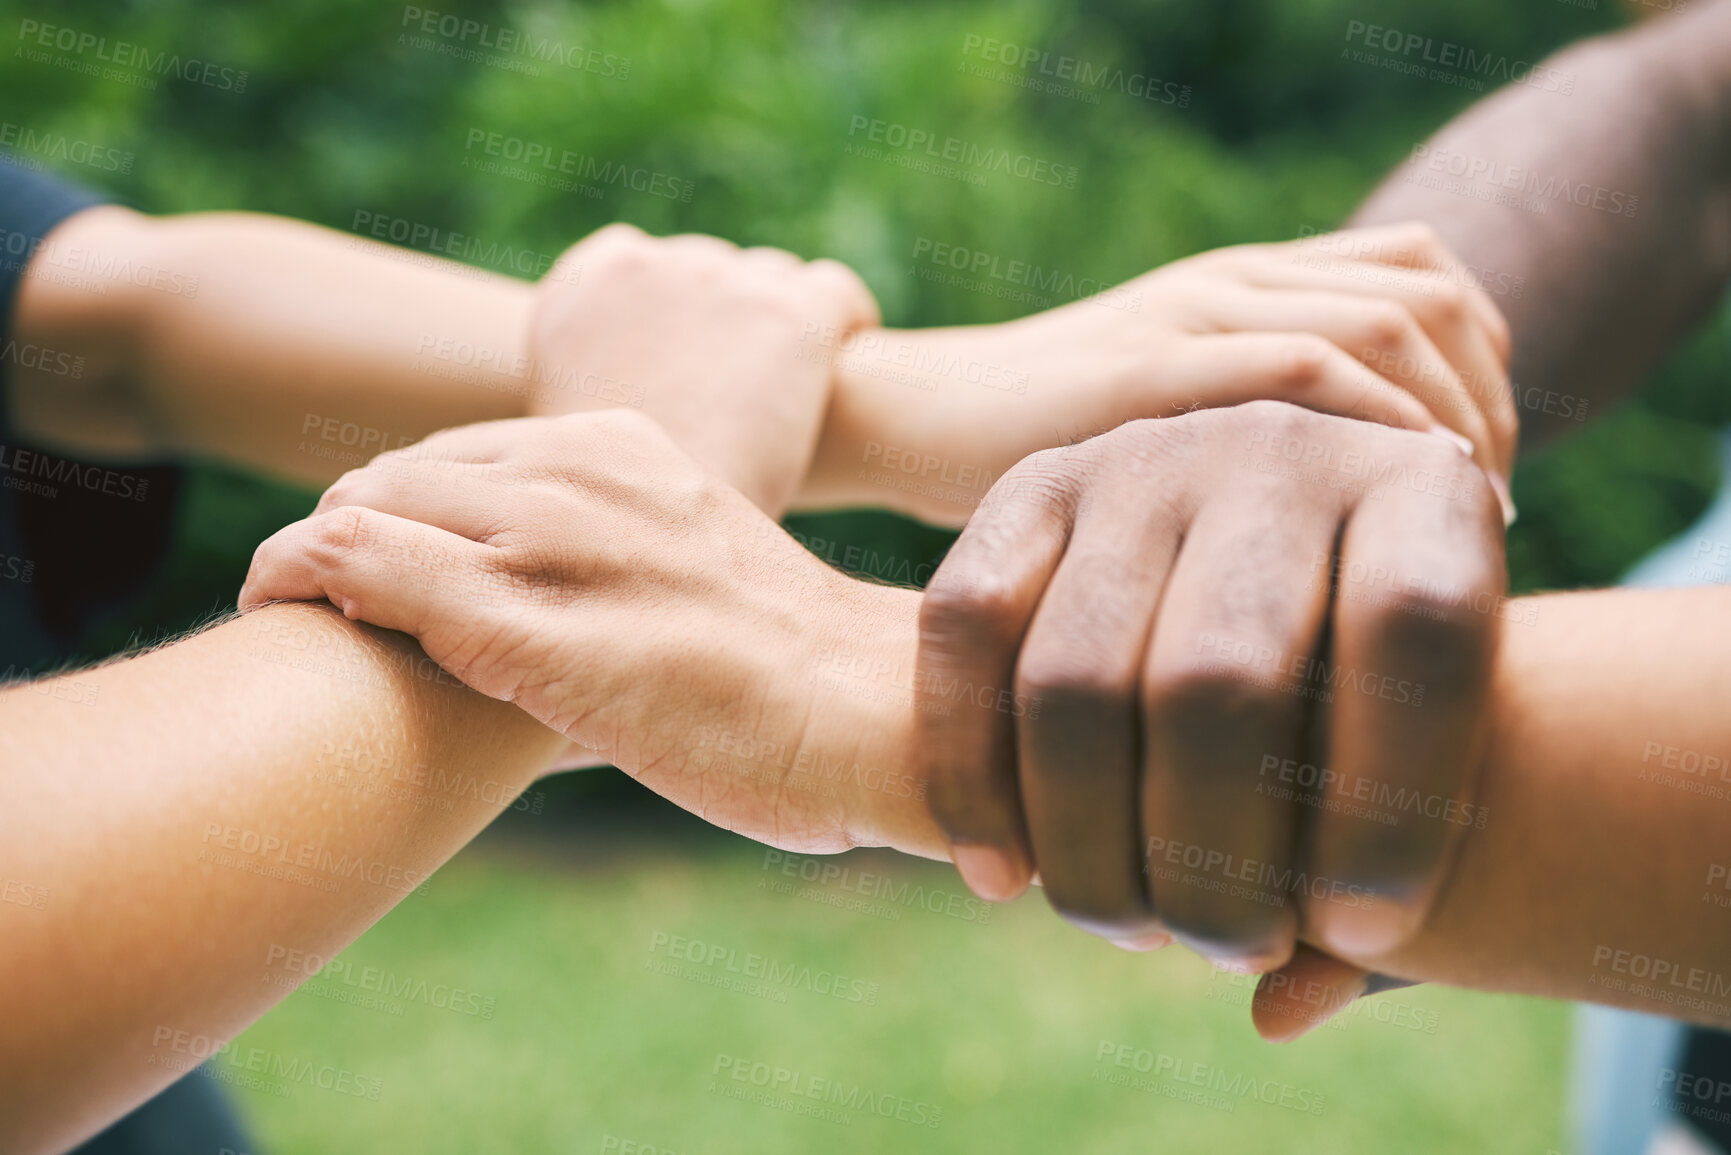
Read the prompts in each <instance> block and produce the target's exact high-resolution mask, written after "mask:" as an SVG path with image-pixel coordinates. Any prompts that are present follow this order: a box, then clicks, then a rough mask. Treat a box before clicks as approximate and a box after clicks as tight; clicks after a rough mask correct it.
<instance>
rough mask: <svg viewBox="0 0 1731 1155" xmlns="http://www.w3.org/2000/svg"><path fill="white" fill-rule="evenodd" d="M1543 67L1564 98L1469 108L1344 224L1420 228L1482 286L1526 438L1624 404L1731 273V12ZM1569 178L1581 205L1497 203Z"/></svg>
mask: <svg viewBox="0 0 1731 1155" xmlns="http://www.w3.org/2000/svg"><path fill="white" fill-rule="evenodd" d="M1544 66H1545V68H1546V69H1548V70H1549V71H1548V72H1547V73H1546V75H1557V74H1561V75H1566V76H1569V77H1572V78H1573V90H1572V91H1571V92H1570V93H1568V94H1567V95H1566V96H1563V95H1560V94H1558V93H1555V92H1545V91H1541V90H1540V88H1539V87H1538V86H1530V85H1520V84H1515V85H1510V86H1509V87H1507V88H1504V89H1503V90H1502V91H1500V92H1498V93H1496V94H1495V95H1494V96H1491V97H1489V98H1488V99H1486V100H1483V101H1481V102H1479V103H1478V104H1475V105H1473V107H1472V108H1471V109H1469V110H1468V111H1467V112H1466V113H1464V114H1462V115H1461V116H1460V117H1458V118H1457V119H1455V120H1454V121H1452V122H1451V123H1450V124H1449V125H1448V126H1447V127H1446V128H1444V129H1443V130H1442V131H1441V132H1439V133H1438V134H1437V135H1436V136H1435V137H1433V138H1432V139H1431V140H1429V141H1426V142H1425V143H1424V144H1423V145H1421V146H1418V147H1417V148H1415V149H1414V150H1413V154H1412V156H1410V157H1409V158H1408V159H1407V161H1406V163H1404V164H1402V165H1400V166H1399V167H1397V168H1396V169H1395V170H1394V172H1393V173H1391V175H1390V176H1389V178H1388V179H1387V180H1386V181H1385V182H1384V183H1383V185H1382V187H1381V188H1379V189H1378V190H1377V191H1376V192H1375V194H1373V195H1372V196H1371V197H1370V198H1369V199H1368V200H1367V201H1366V202H1365V203H1364V205H1363V206H1362V207H1361V208H1360V209H1359V211H1358V213H1357V214H1356V215H1355V216H1354V218H1353V223H1354V224H1355V225H1379V224H1384V223H1387V222H1392V221H1408V220H1423V221H1426V222H1428V223H1429V224H1431V225H1432V226H1434V227H1435V229H1436V230H1437V232H1438V233H1439V234H1440V235H1441V237H1442V239H1443V240H1444V241H1445V242H1446V243H1447V244H1448V246H1449V247H1450V249H1451V250H1453V251H1454V252H1455V253H1456V254H1457V255H1458V257H1459V258H1460V260H1461V261H1463V262H1464V263H1465V264H1466V265H1468V266H1470V267H1472V268H1473V269H1474V270H1475V272H1476V275H1477V276H1478V278H1479V279H1480V280H1481V281H1482V282H1483V283H1484V284H1485V285H1486V286H1487V287H1488V288H1489V289H1490V290H1491V292H1492V299H1493V300H1495V301H1496V303H1497V306H1498V307H1499V308H1500V309H1501V310H1502V311H1503V312H1504V314H1505V315H1506V316H1507V318H1508V321H1509V325H1510V328H1511V331H1512V333H1513V334H1514V346H1513V361H1512V366H1511V368H1512V372H1513V375H1514V381H1515V382H1516V385H1517V400H1518V404H1517V409H1518V411H1519V415H1520V419H1521V424H1522V436H1523V437H1524V438H1525V439H1526V440H1527V441H1528V442H1529V443H1537V442H1539V441H1542V440H1543V439H1545V438H1546V437H1550V436H1553V435H1556V434H1558V433H1561V432H1564V431H1567V430H1569V429H1573V428H1578V425H1579V422H1580V421H1581V420H1583V419H1584V418H1587V417H1590V416H1594V415H1597V414H1598V413H1599V412H1601V411H1603V410H1604V409H1606V408H1608V407H1609V405H1610V404H1611V403H1614V402H1615V400H1616V399H1618V398H1620V397H1623V396H1626V395H1627V394H1628V393H1629V392H1630V391H1631V390H1632V389H1634V388H1635V387H1636V386H1637V385H1639V384H1640V383H1641V382H1642V381H1643V380H1645V378H1646V377H1647V375H1648V374H1649V373H1650V372H1651V371H1652V370H1653V369H1654V368H1656V367H1657V366H1658V364H1659V361H1660V359H1661V358H1663V357H1664V356H1665V355H1666V354H1667V353H1668V352H1669V351H1670V350H1671V349H1672V348H1673V347H1674V346H1675V344H1676V343H1677V342H1678V341H1679V340H1681V339H1682V338H1683V337H1684V336H1686V335H1687V334H1688V333H1689V332H1690V331H1691V330H1693V329H1694V328H1695V327H1696V325H1698V324H1699V323H1700V322H1701V320H1702V319H1703V318H1704V317H1705V316H1706V314H1707V312H1708V310H1709V309H1711V308H1712V306H1713V304H1714V303H1715V302H1716V301H1717V300H1718V299H1719V297H1720V294H1721V292H1722V290H1723V287H1724V285H1725V282H1726V280H1727V279H1728V278H1731V4H1727V3H1725V2H1724V0H1702V2H1697V3H1691V4H1690V5H1689V7H1688V10H1687V11H1685V12H1683V13H1680V14H1678V15H1674V16H1665V17H1661V18H1658V19H1655V20H1653V21H1650V22H1648V23H1645V24H1642V25H1639V26H1637V27H1635V28H1632V29H1630V30H1628V31H1625V32H1621V33H1618V34H1616V35H1614V36H1607V37H1602V38H1600V39H1596V40H1590V41H1586V42H1583V43H1581V44H1579V45H1576V46H1573V47H1571V48H1568V49H1567V50H1565V51H1563V52H1560V53H1558V54H1557V55H1555V56H1553V57H1551V58H1550V59H1548V60H1546V61H1545V62H1544ZM1469 168H1470V169H1471V173H1472V175H1470V176H1469V175H1466V174H1467V172H1468V170H1469ZM1427 180H1428V181H1429V182H1430V183H1429V184H1427V183H1423V182H1426V181H1427ZM1563 182H1567V185H1568V187H1569V188H1570V189H1571V190H1574V189H1584V190H1585V192H1584V193H1580V192H1576V193H1575V194H1574V195H1575V197H1577V198H1578V199H1582V200H1585V201H1586V202H1587V203H1585V204H1581V203H1575V200H1572V199H1570V198H1567V197H1562V196H1544V197H1542V199H1543V201H1544V203H1545V206H1546V211H1545V212H1543V213H1537V212H1533V211H1529V210H1527V209H1523V208H1522V207H1519V206H1518V205H1513V204H1508V203H1506V200H1507V197H1508V196H1509V195H1515V196H1518V197H1522V198H1525V199H1529V200H1530V199H1533V197H1534V193H1535V190H1542V189H1544V188H1545V187H1546V186H1547V185H1548V186H1549V187H1550V188H1552V189H1553V190H1555V189H1557V188H1560V187H1562V186H1563ZM1432 185H1440V186H1442V187H1432ZM1511 189H1512V194H1511ZM1499 193H1501V194H1504V196H1503V198H1502V199H1499V198H1498V196H1497V194H1499ZM1463 194H1470V195H1463Z"/></svg>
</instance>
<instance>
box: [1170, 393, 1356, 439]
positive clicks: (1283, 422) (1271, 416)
mask: <svg viewBox="0 0 1731 1155" xmlns="http://www.w3.org/2000/svg"><path fill="white" fill-rule="evenodd" d="M1222 412H1225V413H1229V414H1231V415H1232V419H1233V420H1234V421H1236V422H1238V423H1241V424H1242V425H1243V426H1244V428H1246V429H1257V430H1262V431H1265V432H1267V433H1269V434H1271V435H1278V436H1281V437H1287V438H1297V437H1313V436H1319V435H1322V434H1324V433H1326V432H1327V431H1328V429H1329V428H1330V423H1331V421H1340V422H1342V428H1354V427H1356V426H1358V425H1360V424H1362V423H1361V422H1357V421H1350V420H1349V419H1345V418H1331V417H1330V416H1328V415H1327V414H1322V413H1317V412H1315V411H1314V410H1311V409H1306V408H1304V407H1303V406H1302V405H1294V404H1292V403H1291V402H1290V401H1272V400H1258V401H1247V402H1245V403H1244V404H1243V405H1238V406H1235V407H1233V408H1232V409H1228V410H1223V411H1222ZM1194 416H1201V414H1194Z"/></svg>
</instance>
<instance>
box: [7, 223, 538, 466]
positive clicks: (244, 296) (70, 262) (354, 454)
mask: <svg viewBox="0 0 1731 1155" xmlns="http://www.w3.org/2000/svg"><path fill="white" fill-rule="evenodd" d="M139 282H142V283H139ZM531 293H532V288H531V286H530V285H528V284H527V283H524V282H520V281H517V280H514V279H512V278H510V277H504V276H500V275H497V274H493V273H487V272H482V271H480V270H476V269H470V268H467V267H465V266H462V265H458V264H456V263H454V262H450V261H445V260H441V259H439V258H437V257H430V256H426V255H424V254H420V253H412V252H409V251H407V250H403V249H394V248H391V247H389V246H386V245H382V244H378V243H375V242H372V241H367V240H363V239H360V238H356V237H348V236H345V235H343V234H340V233H337V232H333V231H331V230H328V229H323V228H319V227H317V226H314V225H308V224H303V223H301V222H297V221H292V220H287V219H284V218H278V217H269V216H260V215H252V214H243V213H202V214H193V215H189V216H183V217H165V218H152V217H147V216H143V215H141V214H137V213H133V212H129V211H127V210H124V209H115V208H98V209H92V210H88V211H86V212H83V213H80V214H78V215H76V216H73V217H71V218H69V219H68V220H67V221H65V222H64V223H63V224H62V225H61V226H60V227H59V228H57V229H55V230H54V231H53V232H52V233H51V234H50V235H49V237H48V238H47V240H46V242H45V243H44V244H43V245H42V246H41V247H40V248H39V249H38V251H37V253H36V255H35V256H34V257H33V259H32V261H31V264H30V267H29V270H28V272H27V274H26V276H25V277H24V279H23V283H22V287H21V290H20V295H19V301H18V307H17V312H16V317H15V320H14V327H13V332H12V336H13V338H14V339H15V340H16V341H18V342H20V343H21V344H22V343H33V344H35V345H38V346H41V347H45V348H50V349H54V350H56V351H57V352H62V353H65V354H66V355H67V356H68V357H73V358H78V359H79V361H78V362H77V364H78V365H79V371H78V372H77V373H76V374H74V373H71V372H67V371H65V363H63V362H60V361H54V362H51V363H50V364H48V365H47V366H45V367H28V366H25V365H12V366H8V369H9V373H10V377H11V381H12V390H11V392H12V395H13V396H12V404H13V413H14V417H15V420H16V423H17V425H18V427H19V429H20V431H21V432H22V433H23V434H24V435H25V436H26V437H28V438H30V439H32V440H34V441H36V442H38V443H41V444H43V445H44V447H46V448H51V449H57V450H60V451H63V452H67V453H72V454H83V455H86V456H90V455H110V456H112V455H117V454H118V455H135V456H137V455H144V456H166V455H171V454H198V455H203V456H208V457H212V458H216V459H219V460H224V461H228V462H230V463H233V464H236V465H241V466H244V467H247V468H252V469H258V470H262V471H266V472H270V473H274V474H277V475H279V476H282V477H285V478H290V479H293V480H298V481H304V482H309V483H327V482H329V481H331V480H334V479H335V478H336V477H337V476H339V475H340V474H342V473H343V472H344V471H345V470H348V469H352V468H355V467H356V466H358V465H360V464H363V463H364V462H365V460H366V459H367V458H370V457H371V456H372V455H374V454H376V453H378V452H380V451H382V450H385V449H395V448H398V447H400V446H403V445H407V444H410V443H412V442H414V441H417V440H419V439H420V438H422V437H424V436H426V435H427V434H428V433H431V432H433V431H435V430H438V429H442V428H446V427H448V426H451V425H460V424H465V423H468V422H474V421H484V420H491V419H494V418H503V417H515V416H521V415H522V414H523V413H524V412H526V411H527V408H526V407H527V403H528V399H529V395H530V393H531V391H532V390H534V389H537V388H541V389H546V388H549V387H550V386H549V384H548V381H547V379H546V374H545V373H544V372H541V373H538V372H537V370H538V367H537V366H534V365H532V364H531V363H530V361H529V358H528V356H527V353H526V338H527V328H528V320H529V310H530V303H531Z"/></svg>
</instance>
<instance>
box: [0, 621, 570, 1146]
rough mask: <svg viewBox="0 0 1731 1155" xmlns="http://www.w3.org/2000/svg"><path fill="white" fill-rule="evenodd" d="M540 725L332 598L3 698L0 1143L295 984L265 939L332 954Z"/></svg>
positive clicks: (518, 764)
mask: <svg viewBox="0 0 1731 1155" xmlns="http://www.w3.org/2000/svg"><path fill="white" fill-rule="evenodd" d="M561 745H562V743H561V742H560V740H559V739H558V737H557V736H556V735H554V734H552V732H551V731H548V730H547V729H545V728H544V727H542V726H541V725H540V724H538V723H536V722H534V721H532V720H530V719H529V718H528V717H527V716H525V715H524V714H522V713H521V712H520V711H518V710H516V709H515V708H513V707H510V706H507V705H504V704H503V703H499V702H494V701H490V700H488V699H486V698H483V697H481V696H480V695H477V694H474V693H472V692H470V691H468V690H466V689H463V688H462V687H460V686H458V685H456V684H455V683H454V681H453V680H452V679H451V678H449V677H448V676H445V675H443V674H442V673H441V672H440V671H439V670H438V668H437V667H436V666H434V665H433V664H432V663H431V662H430V661H428V660H427V658H426V657H425V655H423V654H422V653H421V652H420V650H419V649H418V648H416V647H414V646H413V645H412V644H407V643H405V641H404V640H403V639H402V638H401V637H400V636H395V635H391V636H386V635H381V634H379V633H377V632H376V631H373V630H371V629H370V628H368V627H365V626H359V625H356V624H354V623H352V622H348V621H346V620H344V619H343V618H342V617H341V616H340V615H338V614H336V613H334V612H332V611H331V610H330V609H329V607H324V608H314V607H309V606H281V607H274V608H271V609H267V610H264V611H261V612H260V613H258V614H255V615H252V616H249V617H248V618H246V619H245V620H241V621H232V622H229V623H227V624H224V625H221V626H218V627H216V628H214V629H211V630H208V631H206V632H205V633H202V634H200V635H198V636H196V637H192V638H188V639H186V640H184V641H182V642H179V643H177V644H175V645H171V646H168V647H166V648H164V649H161V650H157V651H155V652H153V653H149V654H146V655H143V656H141V657H137V658H133V659H130V660H126V661H120V662H115V663H113V664H110V665H107V666H103V667H100V668H98V669H93V670H86V671H82V672H79V673H76V674H71V675H68V676H65V677H62V678H59V679H56V680H53V681H45V682H41V683H36V684H33V685H28V686H24V687H17V688H13V689H10V690H7V691H5V692H4V693H0V766H3V767H4V771H3V772H0V888H3V897H4V898H5V901H3V902H0V1021H3V1022H5V1024H6V1029H5V1030H4V1031H0V1070H4V1071H6V1073H7V1077H6V1078H5V1079H4V1080H0V1148H4V1149H5V1150H7V1151H20V1152H31V1151H50V1150H60V1149H63V1148H64V1147H66V1146H67V1145H69V1144H71V1143H73V1142H75V1141H76V1140H78V1139H80V1138H83V1137H85V1136H88V1135H90V1134H92V1133H94V1132H95V1131H96V1130H98V1129H99V1128H100V1127H101V1126H103V1125H104V1124H106V1123H107V1122H109V1121H111V1120H113V1119H114V1118H117V1117H118V1116H119V1115H121V1114H123V1113H124V1112H125V1111H126V1110H127V1109H129V1108H130V1107H132V1106H134V1105H136V1104H137V1103H140V1102H142V1101H143V1100H145V1099H146V1098H148V1097H149V1096H150V1095H151V1094H153V1093H154V1092H155V1091H157V1090H160V1089H161V1088H162V1087H164V1086H166V1085H167V1084H168V1083H170V1082H172V1081H173V1080H174V1079H176V1078H178V1077H180V1075H181V1074H183V1073H184V1072H186V1071H188V1070H190V1069H191V1068H192V1067H193V1066H195V1065H196V1064H197V1063H198V1062H199V1061H200V1060H202V1059H203V1058H206V1057H208V1056H209V1055H210V1053H211V1048H212V1047H213V1046H214V1045H216V1044H217V1043H218V1042H220V1041H223V1040H227V1039H229V1038H231V1037H232V1036H233V1035H234V1034H235V1033H237V1032H238V1031H240V1030H241V1029H242V1028H243V1027H245V1026H246V1025H247V1024H249V1023H251V1022H252V1021H253V1020H254V1019H256V1018H258V1017H259V1016H260V1015H262V1014H263V1013H264V1012H265V1011H266V1010H268V1009H269V1008H270V1007H271V1006H272V1005H274V1004H275V1003H276V1002H277V1001H278V1000H279V999H281V998H282V997H283V996H284V995H286V994H287V993H288V991H289V990H290V989H292V986H293V985H294V983H293V981H292V980H291V981H289V982H288V983H286V984H282V983H278V982H270V981H267V980H268V979H270V978H272V977H273V976H275V977H278V978H283V977H286V976H290V975H292V974H293V973H294V972H292V971H290V970H288V969H285V968H283V967H282V966H281V960H282V958H283V957H284V953H285V952H286V951H288V950H295V951H304V952H307V953H308V954H310V955H314V956H323V957H327V958H328V957H330V956H331V955H333V954H335V953H336V952H338V951H340V950H341V949H342V948H343V947H344V946H345V945H346V944H348V943H349V942H351V941H353V940H354V939H355V938H356V937H358V936H359V935H360V934H361V932H362V931H364V930H365V929H366V928H367V927H369V926H371V925H372V924H373V923H374V922H375V921H377V920H378V919H379V918H380V917H381V916H382V915H383V914H384V913H385V912H386V911H388V910H389V909H390V908H391V907H393V906H394V905H396V903H398V902H399V901H401V900H402V899H403V898H404V897H406V896H407V895H408V894H410V893H412V892H413V891H414V890H415V889H416V888H417V887H418V886H420V885H421V884H422V883H423V882H424V881H425V880H426V878H427V876H428V875H429V874H430V873H431V872H432V871H433V870H435V869H436V868H437V867H438V866H439V865H440V864H441V863H442V862H444V861H445V859H447V858H449V857H450V856H451V855H452V854H453V853H455V852H456V851H457V849H458V848H460V847H461V846H462V845H463V844H464V843H466V842H467V841H468V840H469V839H470V838H472V837H473V836H474V835H475V834H476V833H477V832H478V831H480V830H481V828H482V827H484V826H485V825H486V824H487V822H488V821H489V820H490V819H492V818H493V817H494V816H495V815H496V814H498V813H499V812H500V811H501V810H502V809H503V808H504V807H505V806H507V805H509V804H510V803H511V802H512V801H513V800H515V799H516V798H517V796H518V795H519V794H520V793H521V792H522V791H523V789H524V788H525V787H527V786H528V784H529V783H530V782H531V781H532V780H533V778H534V777H535V775H536V773H537V772H538V771H539V770H540V769H541V768H542V767H544V766H546V765H547V763H548V761H549V760H550V759H551V758H552V756H553V755H554V753H555V752H556V751H557V750H558V749H559V748H560V746H561ZM435 885H436V883H435ZM273 951H276V952H278V953H277V954H276V955H275V956H273V954H272V952H273ZM273 964H274V967H273ZM297 977H300V978H304V977H305V974H304V972H303V973H301V974H299V975H298V976H297ZM309 1058H314V1057H311V1056H309Z"/></svg>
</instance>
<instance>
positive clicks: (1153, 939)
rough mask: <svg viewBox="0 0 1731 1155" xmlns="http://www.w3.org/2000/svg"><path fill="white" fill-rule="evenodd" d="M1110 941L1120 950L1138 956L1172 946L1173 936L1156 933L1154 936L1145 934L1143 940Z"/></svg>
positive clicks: (1123, 939) (1116, 939)
mask: <svg viewBox="0 0 1731 1155" xmlns="http://www.w3.org/2000/svg"><path fill="white" fill-rule="evenodd" d="M1108 941H1110V942H1111V944H1112V945H1113V946H1115V947H1117V948H1118V949H1119V950H1127V951H1133V952H1135V953H1136V954H1147V953H1148V952H1149V951H1156V950H1160V949H1161V948H1162V947H1169V946H1171V945H1172V936H1171V935H1169V934H1160V933H1159V932H1155V933H1154V934H1145V935H1143V936H1142V937H1141V938H1115V939H1110V940H1108Z"/></svg>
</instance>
